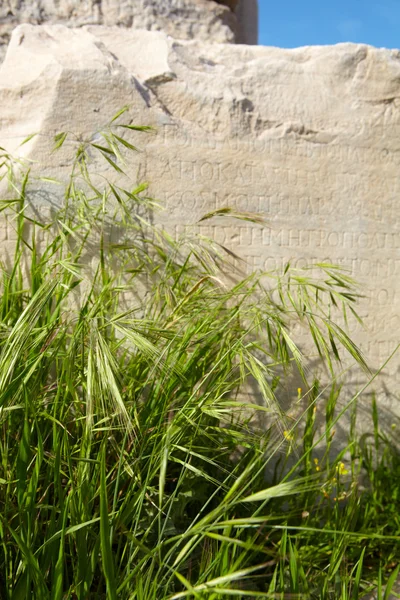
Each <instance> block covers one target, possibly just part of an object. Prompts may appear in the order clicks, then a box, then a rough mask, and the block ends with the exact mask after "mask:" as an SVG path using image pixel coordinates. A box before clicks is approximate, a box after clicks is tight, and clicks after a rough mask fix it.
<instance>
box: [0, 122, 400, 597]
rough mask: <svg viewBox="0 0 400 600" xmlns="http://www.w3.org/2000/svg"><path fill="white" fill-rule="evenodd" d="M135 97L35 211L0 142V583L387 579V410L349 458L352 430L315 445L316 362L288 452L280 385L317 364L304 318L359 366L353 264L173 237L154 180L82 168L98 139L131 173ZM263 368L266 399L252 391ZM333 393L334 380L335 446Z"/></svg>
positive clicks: (328, 354) (272, 585)
mask: <svg viewBox="0 0 400 600" xmlns="http://www.w3.org/2000/svg"><path fill="white" fill-rule="evenodd" d="M123 113H124V111H120V112H119V113H118V114H117V115H116V116H115V118H114V119H112V121H111V122H110V123H109V124H108V125H107V126H106V127H105V128H104V129H103V130H102V131H101V132H97V134H96V136H94V137H93V138H92V140H88V141H84V142H76V143H77V148H76V153H75V158H74V160H73V161H72V163H71V164H72V167H71V177H70V179H69V181H68V182H67V184H66V185H65V190H64V191H65V193H64V200H63V203H62V205H61V206H60V207H59V209H58V210H57V211H54V212H53V214H51V215H50V216H49V217H48V218H47V219H45V218H39V217H35V218H34V217H33V216H32V212H31V211H30V207H29V200H30V185H31V178H30V174H29V171H26V172H22V175H19V176H17V174H16V173H17V169H16V168H15V162H14V161H13V159H12V157H10V156H9V155H8V154H7V153H6V151H2V152H3V154H2V157H1V161H0V164H1V168H2V174H1V176H2V177H3V179H4V181H5V180H6V179H7V178H8V182H9V192H8V193H5V194H4V198H3V200H2V204H1V208H2V210H4V211H8V213H9V219H11V218H13V223H14V226H15V229H16V234H17V235H16V244H15V250H14V256H13V259H12V261H11V265H9V266H7V265H6V264H3V265H2V286H1V304H0V332H1V337H0V428H1V429H0V452H1V462H0V465H1V466H0V469H1V471H0V597H1V598H5V599H7V600H14V599H24V598H27V599H28V598H29V599H31V598H34V599H37V600H45V599H49V600H50V599H51V600H62V599H67V598H68V599H70V598H71V599H79V600H87V599H91V598H93V599H94V598H96V599H101V598H108V599H112V600H114V599H116V598H123V599H125V598H126V599H129V600H134V599H137V600H151V599H154V600H162V599H167V598H168V599H171V600H172V599H178V598H194V599H198V598H211V599H213V600H217V599H222V598H228V597H232V596H236V597H242V598H245V597H264V598H276V597H282V598H284V597H286V596H287V595H288V594H291V597H310V598H312V597H315V598H342V599H343V600H344V599H345V598H346V599H347V598H358V597H361V594H362V593H364V592H365V591H368V589H370V588H371V589H372V587H373V585H374V583H375V582H376V585H378V586H380V587H381V588H382V582H383V581H384V580H385V579H386V576H387V575H388V570H389V569H392V576H391V580H390V581H389V587H388V588H387V589H389V588H390V586H391V585H392V584H393V581H394V575H393V573H395V572H396V571H395V569H396V564H397V559H396V554H395V553H394V552H393V547H394V545H395V543H398V540H399V531H398V525H399V523H398V517H396V518H395V517H394V514H395V513H397V514H398V508H399V500H398V495H397V494H398V484H397V483H396V481H394V482H392V495H393V497H392V500H391V502H390V503H389V504H388V503H387V502H386V501H385V498H384V494H383V489H384V487H385V485H386V483H385V482H386V479H387V477H388V473H389V472H394V470H395V469H397V470H398V468H399V467H398V465H399V461H398V455H397V454H396V453H395V451H394V450H393V448H392V446H391V444H390V440H387V439H386V438H383V437H382V435H381V434H380V432H379V427H378V423H377V421H376V432H375V437H374V440H375V446H372V447H371V446H369V445H368V444H364V445H363V444H362V443H361V442H360V443H358V442H357V440H356V439H352V440H350V443H349V447H348V449H351V455H350V456H351V458H350V461H349V462H348V463H345V462H344V460H343V456H345V450H343V452H342V453H341V454H339V455H338V456H337V457H336V458H335V460H332V458H329V456H330V454H329V452H327V454H326V455H325V456H324V458H323V459H321V458H319V459H318V460H317V457H316V455H315V445H316V440H315V437H316V433H315V420H314V416H313V415H314V412H313V407H314V405H315V401H316V400H317V398H318V396H319V393H318V390H317V387H316V384H315V386H314V388H313V389H314V395H311V396H310V397H311V400H310V405H309V408H308V409H307V412H306V426H305V433H304V436H303V439H304V448H303V450H302V453H301V457H300V458H297V459H296V466H295V467H294V468H289V467H288V466H287V464H288V462H287V460H288V459H289V458H290V457H291V456H296V447H295V443H294V437H295V433H296V427H295V426H293V427H291V426H290V424H288V421H287V420H286V417H285V415H284V414H283V411H282V409H281V407H280V405H279V402H278V400H277V398H276V389H277V386H279V379H280V378H281V379H282V378H283V379H285V377H286V373H289V372H290V369H291V368H292V367H293V365H295V366H296V368H297V369H298V371H299V372H300V375H301V376H303V378H304V379H305V380H306V376H307V363H306V358H305V357H304V356H303V355H302V353H301V351H300V349H299V346H298V344H297V343H296V340H295V339H294V336H293V334H292V329H291V328H292V324H293V323H294V322H299V321H300V322H302V323H303V324H304V325H305V327H306V330H307V331H308V333H309V335H310V338H311V339H312V340H313V341H314V344H315V348H316V352H317V354H318V355H319V356H320V358H321V360H323V361H325V363H326V364H327V366H328V367H329V368H330V369H331V371H332V372H333V371H334V369H335V363H338V364H339V360H340V355H341V354H342V353H347V354H350V356H352V357H353V359H354V360H355V361H357V362H358V363H360V364H361V365H362V366H363V367H365V368H366V365H365V362H364V360H363V357H362V356H361V354H360V352H359V350H358V349H357V347H356V346H355V345H354V344H353V342H352V341H351V339H350V338H349V337H348V335H347V334H346V333H345V331H344V329H342V328H341V327H339V326H338V325H337V323H336V321H335V319H334V317H333V315H334V314H337V315H338V316H339V315H341V314H343V313H344V314H345V316H346V314H347V312H349V311H350V312H352V311H354V308H353V305H354V303H355V300H356V298H357V294H356V290H355V287H354V284H353V282H352V281H351V280H350V279H349V278H348V277H347V276H346V275H345V274H343V273H341V272H340V271H339V270H338V269H336V268H335V267H333V266H332V265H320V267H319V271H320V276H319V277H315V274H314V273H313V272H311V271H307V270H304V271H295V270H292V269H291V268H290V266H289V265H288V267H287V269H286V270H285V272H284V273H282V275H280V276H277V274H269V275H268V277H267V278H266V274H252V275H250V276H249V277H247V278H245V279H240V278H238V277H237V274H235V272H234V269H233V267H232V266H229V258H230V256H231V253H230V251H226V250H225V249H224V248H222V247H220V246H218V244H216V243H215V242H213V241H212V240H205V239H204V238H199V237H195V236H191V235H186V236H184V237H182V238H180V239H178V240H175V239H172V238H171V237H170V235H169V234H168V232H166V231H164V230H162V229H161V228H159V227H156V226H155V225H154V224H153V222H152V218H151V216H152V212H153V211H154V210H156V209H157V206H156V204H155V203H154V201H152V200H151V199H150V198H148V197H147V195H146V186H145V185H139V186H138V185H135V186H132V187H128V186H127V185H125V184H118V183H116V182H115V181H114V182H113V181H107V180H104V179H103V180H100V179H99V178H96V177H94V176H93V175H91V173H90V160H89V156H90V153H92V152H99V153H100V154H101V155H102V156H103V158H104V159H105V161H106V162H107V164H109V165H110V167H112V168H113V169H114V171H115V172H116V174H117V175H120V176H121V178H123V177H124V173H123V169H124V155H123V152H122V150H124V149H125V150H129V151H134V146H133V144H132V143H131V142H130V141H128V140H127V139H125V138H124V137H122V136H121V135H120V133H116V131H118V132H119V131H120V129H116V128H118V127H121V128H123V130H124V131H129V130H131V131H134V132H135V133H136V134H137V135H139V134H142V133H143V135H144V134H145V130H146V128H138V127H135V126H133V125H130V124H122V125H119V123H120V119H121V116H122V115H123ZM68 139H69V137H68V136H67V135H66V134H65V133H62V134H60V135H59V136H57V138H56V146H57V147H61V145H63V144H65V143H68ZM93 140H94V141H93ZM99 181H101V185H100V184H99ZM125 181H126V180H125ZM47 183H48V182H46V185H47ZM36 185H37V182H36ZM10 211H11V213H10ZM223 213H226V214H225V216H227V217H228V218H231V217H235V218H238V219H241V218H243V219H246V220H249V219H251V220H253V221H255V222H256V223H257V222H259V216H257V215H249V214H243V215H241V214H237V213H233V212H232V211H229V210H228V209H226V211H222V212H221V211H220V212H219V213H218V215H215V214H209V215H205V217H204V218H215V217H218V218H220V217H222V216H224V214H223ZM228 269H229V272H230V274H231V281H230V283H229V284H228V283H227V277H226V275H227V270H228ZM302 335H303V334H302ZM250 383H251V385H252V386H254V385H256V387H257V394H258V396H257V399H258V400H257V403H253V404H252V403H251V402H249V401H243V400H241V398H242V395H241V393H242V391H243V389H246V386H247V385H248V384H250ZM336 399H337V390H336V389H333V390H332V392H331V396H330V400H329V402H328V406H329V410H328V412H327V415H328V417H327V433H326V438H327V441H328V450H329V445H330V440H331V438H330V431H331V429H332V426H333V422H334V416H333V415H334V412H335V406H336ZM255 417H257V418H255ZM260 417H263V419H262V423H263V426H262V427H261V426H260V425H259V423H260ZM257 419H258V420H257ZM377 440H378V441H379V456H378V454H377V456H376V460H375V459H374V460H373V459H372V455H371V452H375V450H376V452H377V453H378V448H377ZM374 448H375V450H374ZM383 448H385V450H383ZM279 457H280V459H281V460H280V461H279V460H277V459H278V458H279ZM316 461H317V462H316ZM269 464H275V465H276V467H275V476H274V479H273V480H271V481H269V482H268V481H266V478H265V473H266V467H267V465H269ZM361 466H362V467H364V468H366V469H367V472H368V476H369V480H370V482H371V486H372V487H371V490H370V491H368V492H367V493H365V494H364V496H360V494H359V493H358V490H357V485H356V482H357V481H358V478H359V475H358V474H359V470H360V469H361ZM382 507H383V510H384V511H385V512H386V514H387V511H388V510H390V514H392V515H393V519H394V520H393V523H392V525H391V527H388V526H387V522H386V521H385V518H384V516H383V515H382V512H381V511H382ZM388 507H389V508H388ZM370 567H372V569H371V573H370V575H371V577H370V578H368V577H367V575H368V574H369V571H368V569H369V568H370ZM366 574H367V575H366ZM382 593H383V592H382ZM385 593H386V592H385Z"/></svg>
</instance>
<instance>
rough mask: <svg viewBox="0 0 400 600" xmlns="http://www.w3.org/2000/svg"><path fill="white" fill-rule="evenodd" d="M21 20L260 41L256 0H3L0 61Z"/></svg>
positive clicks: (0, 6)
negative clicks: (13, 31)
mask: <svg viewBox="0 0 400 600" xmlns="http://www.w3.org/2000/svg"><path fill="white" fill-rule="evenodd" d="M21 23H30V24H32V25H42V24H45V23H52V24H62V25H67V26H69V27H82V26H84V25H106V26H114V25H115V26H119V27H121V28H128V29H130V28H133V29H147V30H152V31H164V32H166V33H167V34H169V35H171V36H172V37H175V38H178V39H197V40H204V41H215V42H219V43H241V44H256V43H257V0H215V1H214V0H0V63H1V61H2V60H3V58H4V56H5V53H6V49H7V45H8V43H9V41H10V36H11V32H12V30H13V29H14V28H15V27H16V26H17V25H19V24H21Z"/></svg>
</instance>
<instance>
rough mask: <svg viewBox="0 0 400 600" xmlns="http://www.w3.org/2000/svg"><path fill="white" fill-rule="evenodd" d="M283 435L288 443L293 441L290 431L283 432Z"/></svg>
mask: <svg viewBox="0 0 400 600" xmlns="http://www.w3.org/2000/svg"><path fill="white" fill-rule="evenodd" d="M283 435H284V437H285V440H287V441H288V442H290V441H291V440H292V439H293V434H292V433H290V431H287V430H285V431H284V432H283Z"/></svg>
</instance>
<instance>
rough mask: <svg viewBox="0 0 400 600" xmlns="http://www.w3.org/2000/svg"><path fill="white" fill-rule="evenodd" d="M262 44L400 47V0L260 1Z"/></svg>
mask: <svg viewBox="0 0 400 600" xmlns="http://www.w3.org/2000/svg"><path fill="white" fill-rule="evenodd" d="M259 8H260V33H259V36H260V37H259V43H260V44H262V45H264V46H281V47H285V48H293V47H296V46H306V45H311V44H337V43H339V42H362V43H366V44H371V45H373V46H378V47H385V48H400V0H347V1H346V0H333V1H332V2H328V1H327V0H259Z"/></svg>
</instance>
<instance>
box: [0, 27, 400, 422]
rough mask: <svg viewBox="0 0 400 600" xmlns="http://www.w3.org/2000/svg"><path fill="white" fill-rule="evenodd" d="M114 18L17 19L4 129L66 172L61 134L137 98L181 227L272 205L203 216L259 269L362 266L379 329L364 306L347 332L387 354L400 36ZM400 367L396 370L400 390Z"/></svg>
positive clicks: (3, 138)
mask: <svg viewBox="0 0 400 600" xmlns="http://www.w3.org/2000/svg"><path fill="white" fill-rule="evenodd" d="M117 31H118V35H116V30H115V29H113V28H104V27H93V26H91V27H87V28H84V29H80V30H71V29H67V28H65V27H62V26H44V27H37V28H36V27H33V26H30V25H24V26H21V27H19V28H18V29H17V30H16V31H15V32H14V34H13V38H12V41H11V45H10V49H9V52H8V55H7V59H6V61H5V62H4V63H3V65H2V67H1V69H0V105H1V106H2V111H1V116H0V119H1V120H0V145H3V146H6V147H8V148H9V149H10V150H11V151H17V146H18V144H19V143H20V142H21V141H22V139H24V138H25V137H26V136H27V135H28V134H30V133H33V132H36V131H39V132H40V135H39V136H37V137H36V138H33V139H32V140H31V141H30V142H29V143H28V144H26V145H25V146H23V147H22V148H21V149H20V150H19V151H20V152H21V153H22V154H24V155H25V156H27V157H30V158H34V159H35V160H37V161H39V162H40V163H41V164H42V165H43V168H44V169H45V171H46V170H47V173H48V174H49V175H50V174H53V175H54V169H58V173H59V174H61V175H62V173H63V172H64V171H63V170H64V168H65V165H64V166H63V164H62V157H63V155H57V154H53V155H51V156H49V154H48V151H49V148H50V147H51V143H52V136H53V135H54V134H55V133H56V132H58V131H60V130H66V129H67V130H70V131H71V130H72V131H75V132H77V133H78V134H81V135H83V136H85V135H89V134H90V133H91V132H93V131H96V130H98V129H99V128H101V126H102V125H103V124H104V123H105V122H106V121H107V120H108V119H109V118H110V117H111V116H112V115H113V114H114V113H115V112H116V111H117V110H118V109H119V108H120V107H121V106H123V105H125V104H130V105H131V106H132V108H131V111H130V117H131V118H132V120H133V121H134V122H136V123H138V124H147V125H154V126H155V127H156V128H157V130H158V133H157V135H151V136H148V137H145V138H142V139H141V140H140V141H139V142H137V143H139V144H141V147H142V148H143V153H142V154H140V155H137V156H136V157H135V159H134V163H133V169H132V171H131V172H132V178H133V179H134V178H136V176H138V177H139V179H141V180H146V181H149V182H150V183H151V187H150V191H151V193H152V195H153V196H155V197H156V198H159V199H160V200H162V201H163V202H164V203H165V206H166V207H167V212H166V213H164V214H163V216H162V218H160V221H161V222H162V223H163V224H164V225H165V226H168V227H169V228H170V229H171V230H173V231H174V232H175V233H176V234H177V235H178V234H179V233H180V232H181V231H183V229H184V227H185V224H187V223H195V222H196V220H197V219H198V218H199V217H200V216H201V215H203V214H204V213H206V212H209V211H212V210H215V209H218V208H221V207H225V206H231V207H234V208H237V209H239V210H242V211H257V212H262V213H265V215H266V216H267V218H268V220H269V223H270V227H265V228H260V227H258V226H253V225H251V224H239V225H238V224H237V223H236V224H235V223H228V224H226V223H218V222H215V223H211V224H207V223H204V224H197V225H196V226H195V229H196V230H197V231H199V232H200V233H202V234H204V235H210V236H213V237H214V238H215V239H217V240H218V241H219V242H221V243H222V244H224V245H225V246H227V247H229V248H231V249H233V250H234V251H235V252H237V253H238V254H240V255H241V256H242V257H244V258H245V260H246V261H247V264H248V268H249V269H250V268H259V269H266V270H270V269H275V268H281V267H283V266H284V265H285V264H286V262H287V261H291V263H292V264H293V265H294V266H299V267H301V266H304V265H305V264H313V263H316V262H333V263H336V264H339V265H341V266H343V267H345V268H347V269H349V272H350V273H351V274H353V275H354V276H355V277H356V278H357V279H358V280H359V281H361V282H362V284H363V286H364V293H365V294H366V296H367V297H366V298H365V299H364V300H362V301H361V302H360V305H359V309H360V314H361V316H362V317H363V318H364V319H365V323H366V330H363V329H362V328H361V326H360V325H359V324H358V323H356V322H351V331H350V333H351V335H352V336H353V337H354V338H355V339H356V341H357V342H358V343H359V344H361V346H362V347H363V349H364V351H365V353H366V355H367V356H368V358H369V359H370V360H371V361H372V364H373V365H374V366H376V367H378V366H379V365H380V364H382V363H383V361H384V360H385V359H386V358H387V357H388V355H389V354H390V353H391V351H392V350H393V349H394V348H395V347H396V345H397V344H398V342H399V338H400V335H399V332H400V236H399V234H400V218H399V217H400V203H399V198H400V196H399V194H400V135H399V134H400V52H399V51H394V50H378V49H375V48H372V47H369V46H364V45H353V44H341V45H338V46H334V47H306V48H299V49H294V50H281V49H277V48H263V47H245V46H225V45H220V44H204V43H203V44H199V43H197V42H178V41H176V40H173V39H171V38H168V37H167V36H166V35H164V34H162V33H155V32H153V33H149V32H144V31H127V30H117ZM67 151H68V147H66V149H65V152H67ZM60 161H61V162H60ZM5 235H6V234H4V236H5ZM4 236H3V237H4ZM398 367H399V361H398V360H397V361H394V362H393V363H392V366H391V369H390V371H389V376H388V379H387V381H386V384H387V387H388V389H389V390H392V391H393V392H394V393H396V392H397V386H398V379H399V377H398ZM387 406H388V407H389V408H390V409H393V410H396V409H397V410H398V406H397V407H396V404H395V401H393V403H392V404H390V403H389V404H388V405H387Z"/></svg>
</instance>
